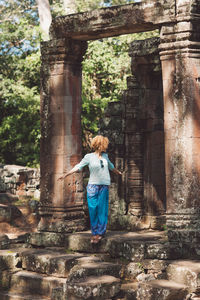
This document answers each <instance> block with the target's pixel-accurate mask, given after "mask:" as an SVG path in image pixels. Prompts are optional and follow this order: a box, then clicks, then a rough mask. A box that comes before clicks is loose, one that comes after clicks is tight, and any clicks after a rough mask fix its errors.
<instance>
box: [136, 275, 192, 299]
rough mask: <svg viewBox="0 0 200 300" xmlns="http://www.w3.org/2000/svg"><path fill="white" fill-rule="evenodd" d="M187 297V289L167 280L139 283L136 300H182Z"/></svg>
mask: <svg viewBox="0 0 200 300" xmlns="http://www.w3.org/2000/svg"><path fill="white" fill-rule="evenodd" d="M186 295H188V290H187V287H186V286H185V285H183V284H178V283H175V282H174V281H169V280H152V281H147V282H140V283H139V284H138V289H137V293H136V299H137V300H183V299H185V297H186Z"/></svg>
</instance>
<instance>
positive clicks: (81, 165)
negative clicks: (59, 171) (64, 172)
mask: <svg viewBox="0 0 200 300" xmlns="http://www.w3.org/2000/svg"><path fill="white" fill-rule="evenodd" d="M88 164H89V155H88V154H86V155H85V156H84V157H83V159H82V160H81V161H80V163H79V164H77V165H76V166H75V167H76V169H77V170H79V171H81V170H82V169H83V168H84V167H85V166H87V165H88Z"/></svg>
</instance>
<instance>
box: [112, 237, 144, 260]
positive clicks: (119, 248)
mask: <svg viewBox="0 0 200 300" xmlns="http://www.w3.org/2000/svg"><path fill="white" fill-rule="evenodd" d="M108 252H109V254H110V255H111V257H122V258H124V259H127V260H129V261H140V260H141V259H144V258H145V243H144V242H140V243H138V241H121V242H119V241H114V240H113V241H112V242H111V244H110V246H109V249H108Z"/></svg>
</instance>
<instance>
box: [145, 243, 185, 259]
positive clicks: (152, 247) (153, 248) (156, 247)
mask: <svg viewBox="0 0 200 300" xmlns="http://www.w3.org/2000/svg"><path fill="white" fill-rule="evenodd" d="M181 257H182V247H180V245H179V244H178V243H169V242H164V243H163V242H161V243H149V244H148V245H147V248H146V256H145V258H146V259H162V260H163V259H166V260H168V259H178V258H181Z"/></svg>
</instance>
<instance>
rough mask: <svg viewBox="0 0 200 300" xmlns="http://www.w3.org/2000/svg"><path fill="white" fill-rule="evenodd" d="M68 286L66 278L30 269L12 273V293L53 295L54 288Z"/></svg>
mask: <svg viewBox="0 0 200 300" xmlns="http://www.w3.org/2000/svg"><path fill="white" fill-rule="evenodd" d="M65 287H66V279H64V278H57V277H53V276H51V277H50V276H45V275H41V274H37V273H34V272H29V271H19V272H17V273H14V274H12V276H11V281H10V289H9V291H10V292H11V293H16V294H19V295H26V294H33V295H42V296H46V297H51V295H52V293H53V289H54V288H62V289H63V292H64V290H65Z"/></svg>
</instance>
